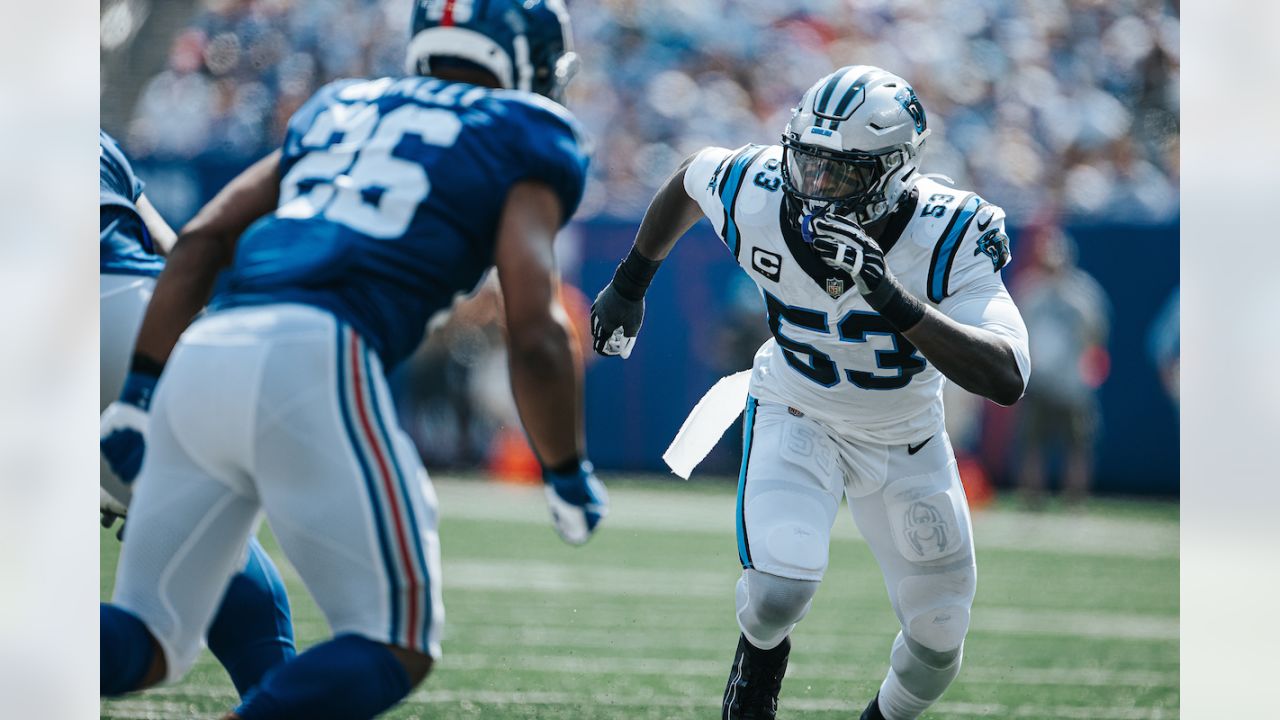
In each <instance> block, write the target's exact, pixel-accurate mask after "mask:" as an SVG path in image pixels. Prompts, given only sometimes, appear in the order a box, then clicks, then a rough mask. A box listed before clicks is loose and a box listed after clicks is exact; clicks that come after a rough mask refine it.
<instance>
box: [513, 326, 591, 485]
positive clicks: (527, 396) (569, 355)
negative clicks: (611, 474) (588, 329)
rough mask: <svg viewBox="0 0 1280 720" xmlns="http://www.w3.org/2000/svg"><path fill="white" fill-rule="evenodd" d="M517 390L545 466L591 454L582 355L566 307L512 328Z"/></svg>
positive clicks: (522, 417) (528, 429)
mask: <svg viewBox="0 0 1280 720" xmlns="http://www.w3.org/2000/svg"><path fill="white" fill-rule="evenodd" d="M508 352H509V355H510V367H511V390H512V393H513V394H514V395H515V400H516V409H517V410H518V411H519V412H520V420H521V422H523V423H524V427H525V431H526V432H527V433H528V434H529V441H530V442H531V443H532V444H533V449H534V452H535V453H536V454H537V456H538V459H539V460H540V461H541V462H542V464H543V466H545V467H547V468H560V467H562V466H565V465H567V464H569V463H574V462H576V461H577V460H578V459H580V458H583V457H585V456H586V439H585V437H586V436H585V433H584V432H583V425H584V423H583V410H582V386H583V381H582V358H581V357H579V355H578V350H577V345H576V343H575V342H574V341H573V335H572V334H571V332H570V330H569V328H568V318H565V317H563V312H560V313H556V314H554V315H552V316H551V317H548V318H547V319H546V320H545V321H544V322H540V323H525V324H521V325H519V326H515V327H513V328H511V331H510V335H509V337H508Z"/></svg>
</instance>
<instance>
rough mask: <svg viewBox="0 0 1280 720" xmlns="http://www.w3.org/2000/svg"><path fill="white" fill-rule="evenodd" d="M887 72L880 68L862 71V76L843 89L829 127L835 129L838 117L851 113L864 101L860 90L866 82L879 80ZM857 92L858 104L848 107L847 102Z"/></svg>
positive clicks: (838, 123) (849, 101)
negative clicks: (842, 94) (846, 88)
mask: <svg viewBox="0 0 1280 720" xmlns="http://www.w3.org/2000/svg"><path fill="white" fill-rule="evenodd" d="M888 74H889V73H887V72H885V71H883V70H880V69H872V70H868V71H867V72H866V73H864V74H863V75H862V77H860V78H858V79H857V80H854V81H853V85H851V86H849V89H848V90H846V91H845V93H844V97H842V98H840V102H839V104H837V105H836V109H835V110H834V111H832V113H831V114H832V116H834V117H835V118H836V119H833V120H832V121H831V129H832V130H835V129H836V128H837V127H839V125H840V122H841V121H840V120H839V118H843V117H846V114H849V115H852V114H853V113H854V112H856V111H857V109H858V106H860V105H862V103H863V102H866V98H867V95H866V93H864V92H862V91H863V89H864V88H866V86H867V84H868V83H873V82H875V81H877V80H879V79H880V78H881V77H882V76H885V75H888ZM859 94H862V100H861V101H860V102H859V103H858V105H855V106H854V107H853V108H852V109H850V108H849V103H851V102H853V99H854V98H855V97H857V96H858V95H859Z"/></svg>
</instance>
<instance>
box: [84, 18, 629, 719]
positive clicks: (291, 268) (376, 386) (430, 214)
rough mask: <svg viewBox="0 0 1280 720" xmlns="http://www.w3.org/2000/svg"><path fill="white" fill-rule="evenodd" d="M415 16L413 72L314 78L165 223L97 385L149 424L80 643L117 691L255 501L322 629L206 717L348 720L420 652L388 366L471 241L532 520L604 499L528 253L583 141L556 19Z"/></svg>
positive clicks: (434, 584)
mask: <svg viewBox="0 0 1280 720" xmlns="http://www.w3.org/2000/svg"><path fill="white" fill-rule="evenodd" d="M412 27H413V35H412V39H411V40H410V43H409V52H408V69H409V71H410V74H411V76H409V77H404V78H390V77H388V78H380V79H375V80H342V81H337V82H334V83H331V84H329V85H327V86H325V87H324V88H322V89H321V90H320V91H318V92H317V93H316V94H315V95H314V96H313V97H312V98H311V99H310V100H309V101H308V102H307V103H305V104H304V105H303V106H302V107H301V108H300V109H299V110H298V112H297V113H295V114H294V116H293V117H292V119H291V120H290V122H289V126H288V130H287V134H286V137H285V141H284V147H283V148H282V149H281V150H279V151H276V152H274V153H272V154H271V155H269V156H267V157H266V158H264V159H262V160H260V161H259V162H257V163H256V164H254V165H253V166H252V167H250V168H249V169H248V170H246V171H245V172H244V173H242V174H241V175H240V176H238V177H237V178H236V179H235V180H233V181H232V182H231V183H230V184H229V185H228V186H227V187H226V188H224V189H223V190H222V192H221V193H219V195H218V196H217V197H215V198H214V199H213V200H212V201H211V202H210V203H209V204H208V205H207V206H205V207H204V208H203V209H202V210H201V211H200V213H199V214H198V215H197V216H196V218H195V219H194V220H192V221H191V223H190V224H188V225H187V226H186V227H185V228H183V230H182V233H181V235H180V237H179V239H178V242H177V245H176V246H175V247H174V250H173V253H172V254H171V256H170V258H169V262H168V264H167V267H166V268H165V271H164V272H163V273H162V274H161V275H160V278H159V281H158V282H157V285H156V289H155V298H154V300H153V301H152V303H151V305H150V307H149V308H148V310H147V315H146V317H145V318H144V320H143V323H142V328H141V331H140V333H139V336H138V342H137V347H136V350H135V353H134V357H133V361H132V365H131V369H130V376H129V381H128V382H127V383H126V389H125V391H124V393H123V394H122V395H121V398H120V400H119V401H117V402H118V403H122V404H128V405H132V406H133V407H134V408H136V409H137V410H138V412H137V413H131V414H130V416H132V417H135V418H137V417H142V416H144V413H145V416H147V417H149V421H148V422H149V425H150V427H149V431H148V432H147V433H145V445H146V461H145V464H144V466H143V469H142V474H141V476H140V477H139V479H138V482H137V492H136V495H135V497H134V503H133V507H132V508H131V509H130V515H129V542H126V543H125V547H124V551H123V555H122V557H121V561H120V571H119V580H118V582H117V585H116V592H115V596H114V602H113V603H112V604H110V605H107V606H104V609H103V620H102V624H103V627H104V630H103V637H104V639H105V638H107V637H109V636H110V637H115V638H121V639H118V640H117V641H116V642H114V643H113V644H111V646H109V647H108V646H107V644H106V643H105V642H104V646H103V653H104V660H103V662H104V665H105V664H106V663H107V662H108V660H107V658H110V660H111V662H123V661H124V660H125V659H129V662H131V663H133V662H136V660H134V659H133V658H136V657H138V656H141V657H144V658H146V661H145V662H143V663H142V664H143V666H144V667H145V668H146V670H145V672H144V673H142V674H140V675H138V676H137V677H136V678H134V682H133V683H132V684H131V687H132V688H140V687H146V686H149V685H152V684H154V683H156V682H159V681H161V680H164V679H170V680H173V679H176V678H179V677H181V676H182V675H183V673H184V672H186V670H187V669H188V668H189V667H190V666H191V663H192V661H193V660H194V658H195V656H196V653H197V651H198V646H199V642H198V641H199V628H201V627H203V626H204V625H205V624H206V623H207V622H208V619H209V617H210V616H211V615H212V613H213V610H214V603H213V601H212V599H213V598H214V597H216V596H217V594H218V592H219V591H220V589H221V588H222V587H224V586H225V584H226V582H227V580H228V578H229V577H230V576H231V574H232V572H233V570H234V561H235V558H236V556H237V553H238V552H239V551H240V548H242V547H243V546H244V542H245V538H246V537H247V536H248V533H249V531H250V529H251V528H252V526H253V524H254V522H255V521H256V518H257V516H258V514H259V512H262V511H265V513H266V516H267V518H268V520H269V522H270V523H271V526H272V529H273V530H274V531H275V534H276V536H277V537H278V538H279V541H280V545H281V548H282V549H283V550H284V552H285V554H286V555H287V556H288V557H289V559H290V560H291V561H292V562H293V564H294V565H295V566H296V567H297V569H298V572H299V574H300V575H301V576H302V579H303V580H304V582H306V584H307V586H308V588H309V590H310V591H311V594H312V595H313V596H314V598H315V600H316V603H317V604H318V605H319V606H320V609H321V610H322V611H323V612H324V614H325V617H326V619H327V620H328V622H329V625H330V627H331V629H332V631H333V633H334V637H333V638H332V639H330V640H328V641H326V642H322V643H320V644H318V645H315V646H314V647H312V648H310V649H309V650H307V651H306V652H304V653H302V654H300V655H299V656H298V657H297V658H295V659H294V660H292V661H290V662H287V663H284V664H283V665H281V666H280V667H278V668H277V669H276V670H274V671H273V672H271V673H270V674H269V675H268V676H267V678H266V679H265V680H264V681H263V682H262V683H261V684H260V685H259V686H258V687H257V688H255V689H254V691H253V692H251V693H250V694H249V696H248V697H247V698H246V699H245V700H244V701H243V702H242V703H241V704H240V705H239V706H238V707H237V708H236V710H235V711H234V712H233V713H232V714H230V715H228V717H233V718H234V717H238V718H242V719H243V720H259V719H260V718H369V717H372V716H374V715H376V714H378V713H380V712H382V711H383V710H385V709H387V708H389V707H391V706H392V705H394V704H395V703H396V702H398V701H399V700H400V699H402V698H403V697H405V695H406V694H408V692H409V691H410V690H411V689H412V688H413V687H414V686H415V685H416V684H418V683H419V682H420V681H421V680H422V679H423V678H424V677H425V676H426V675H427V673H428V672H429V670H430V669H431V666H432V664H433V661H434V659H435V658H437V657H438V656H439V654H440V631H441V623H442V621H443V616H444V608H443V605H442V602H441V594H440V587H441V575H440V562H439V544H438V538H437V534H436V498H435V494H434V492H433V491H432V489H431V485H430V483H429V481H428V479H427V475H426V471H425V470H424V469H423V467H422V464H421V461H420V460H419V458H418V456H417V454H416V452H415V450H414V446H413V444H412V442H411V441H410V440H409V438H408V436H407V435H406V434H405V433H404V432H403V431H402V430H401V429H400V428H399V427H398V425H397V419H396V414H395V412H394V409H393V408H392V406H391V396H390V392H389V389H388V387H387V383H386V380H385V373H386V372H388V371H390V370H391V369H392V368H394V367H395V366H396V365H397V364H398V363H399V362H400V361H401V360H403V359H404V358H405V357H407V356H408V355H409V354H410V353H411V352H412V351H413V349H414V348H415V347H416V346H417V345H418V344H419V342H420V341H421V340H422V337H423V334H424V332H425V329H426V327H427V324H428V321H429V320H430V319H431V318H432V317H433V316H434V315H436V314H437V313H440V312H442V311H445V310H447V308H448V307H449V305H450V304H451V302H452V301H453V299H454V298H455V297H457V296H458V295H460V294H462V293H465V292H467V291H468V290H470V289H472V288H474V287H475V286H476V285H477V284H478V283H479V281H480V280H481V278H482V277H483V276H484V274H485V273H486V271H487V270H488V269H489V268H490V267H491V266H496V267H497V273H498V277H499V281H500V282H501V285H502V290H503V297H504V300H505V303H506V316H507V318H508V322H507V328H508V343H509V352H510V355H511V360H510V366H511V370H510V372H511V382H512V387H513V391H514V395H515V399H516V403H517V406H518V408H519V410H520V413H521V418H522V420H523V422H524V425H525V428H526V430H527V432H528V434H529V437H530V440H531V443H532V445H533V447H534V448H535V450H536V453H537V455H538V457H539V459H540V460H541V462H542V465H543V468H544V470H543V476H544V479H545V481H546V482H545V488H546V497H547V500H548V503H549V505H550V508H551V514H552V518H553V522H554V524H555V527H556V529H557V531H558V532H559V534H560V535H561V537H562V538H563V539H564V540H565V541H567V542H569V543H572V544H580V543H583V542H586V541H587V540H588V538H589V537H590V536H591V535H592V533H593V532H594V530H595V529H596V528H597V525H598V523H599V522H600V520H601V518H602V517H603V516H604V515H605V513H606V509H607V498H606V495H605V491H604V488H603V486H602V485H601V484H600V482H599V481H598V480H597V479H596V478H595V476H594V472H593V470H592V466H591V463H590V462H588V461H587V458H586V455H585V448H584V433H583V412H582V400H581V397H582V371H581V358H580V357H578V356H576V355H575V351H574V345H573V343H572V342H571V333H570V330H569V324H568V319H567V317H566V316H565V313H564V311H563V309H562V308H561V306H560V305H559V303H558V302H557V300H556V290H557V285H558V282H559V281H558V275H557V271H556V267H555V261H554V256H553V253H552V241H553V240H554V238H555V235H556V233H557V232H558V231H559V229H560V228H561V227H562V226H563V225H564V224H565V223H566V222H567V221H568V220H569V218H570V217H571V216H572V215H573V213H574V211H575V209H576V208H577V205H578V202H579V200H580V198H581V195H582V190H583V185H584V183H585V179H586V166H587V157H586V154H585V151H584V148H583V141H582V139H581V138H580V131H579V128H578V124H577V122H576V120H575V119H574V118H573V117H572V116H571V115H570V114H569V113H568V111H566V110H565V109H564V108H563V107H561V106H560V105H559V104H557V103H556V102H555V101H554V99H555V98H557V97H558V96H559V94H560V91H561V89H562V87H563V86H564V84H565V82H567V81H568V79H569V77H570V76H571V74H572V71H573V69H574V62H575V60H576V56H575V55H574V53H573V52H572V50H571V44H570V34H569V21H568V17H567V15H566V13H565V11H564V8H563V6H562V5H561V3H560V2H559V0H494V1H492V2H487V3H471V2H464V1H463V0H457V1H456V2H455V0H421V1H420V2H418V3H417V4H416V5H415V6H414V11H413V25H412ZM419 75H420V76H419ZM223 268H226V269H225V271H224V275H225V287H222V288H220V289H219V291H218V293H217V294H216V295H215V296H214V297H213V299H212V301H211V302H210V304H209V308H210V309H209V312H208V313H207V314H205V315H203V316H202V317H200V318H199V319H196V320H195V321H194V322H192V318H193V316H195V314H196V313H197V311H198V310H199V309H200V307H201V306H202V305H203V304H204V301H205V299H206V298H207V297H208V295H209V293H210V292H211V288H212V287H213V283H214V277H215V275H216V274H217V273H218V272H219V271H220V270H221V269H223ZM161 371H163V375H162V374H161ZM148 408H149V410H148ZM119 417H120V418H121V419H122V420H123V419H125V417H126V416H124V415H120V416H119ZM137 426H138V425H137V424H130V425H124V424H121V425H118V426H104V428H103V433H104V435H108V434H110V433H112V432H116V431H119V430H124V429H130V428H135V427H137ZM134 436H135V437H141V435H139V434H138V433H135V434H134ZM108 628H110V630H109V629H108ZM153 647H158V651H157V650H153Z"/></svg>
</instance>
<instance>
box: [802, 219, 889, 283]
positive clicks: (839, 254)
mask: <svg viewBox="0 0 1280 720" xmlns="http://www.w3.org/2000/svg"><path fill="white" fill-rule="evenodd" d="M813 249H814V251H815V252H816V253H818V257H820V258H822V260H823V262H825V263H826V264H828V265H830V266H831V267H833V268H836V269H838V270H844V271H845V272H847V273H849V274H850V275H852V276H853V282H854V284H855V285H857V287H858V292H859V293H861V294H863V295H868V294H870V293H872V292H874V291H875V289H876V288H878V287H880V284H881V283H883V282H884V279H885V278H886V277H887V276H888V275H889V266H888V265H886V264H885V261H884V251H883V250H881V249H880V245H879V244H878V243H876V241H875V240H872V239H871V237H870V236H869V235H867V233H866V232H865V231H863V229H862V228H861V227H860V226H859V225H858V223H856V222H854V221H853V220H851V219H850V218H847V217H843V216H841V215H823V216H822V217H820V218H817V219H816V220H814V221H813Z"/></svg>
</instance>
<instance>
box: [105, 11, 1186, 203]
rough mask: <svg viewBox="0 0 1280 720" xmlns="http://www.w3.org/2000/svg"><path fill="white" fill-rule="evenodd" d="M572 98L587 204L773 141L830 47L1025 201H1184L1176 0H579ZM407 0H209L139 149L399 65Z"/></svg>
mask: <svg viewBox="0 0 1280 720" xmlns="http://www.w3.org/2000/svg"><path fill="white" fill-rule="evenodd" d="M568 5H569V8H570V10H571V12H572V14H573V19H574V23H575V37H576V41H577V49H578V50H579V52H580V54H581V55H582V59H583V62H582V71H581V73H580V75H579V77H578V78H577V79H576V80H575V82H574V83H573V84H572V85H571V86H570V94H569V97H568V100H567V104H568V105H569V106H570V107H571V108H572V109H573V110H574V111H575V112H576V113H577V114H578V116H579V117H580V118H581V119H582V120H583V122H584V124H585V125H586V127H587V130H588V132H589V134H590V136H591V139H592V140H593V142H594V145H595V160H594V163H593V171H592V173H593V177H592V180H593V182H592V183H590V185H589V190H588V194H587V197H586V199H585V201H584V203H583V207H582V210H581V212H580V215H579V217H580V218H581V219H586V218H590V217H593V216H599V215H606V216H614V217H622V218H634V217H637V216H638V215H639V214H640V213H641V212H642V211H643V210H644V208H645V206H646V205H647V203H648V201H649V199H650V198H651V197H652V194H653V191H654V190H655V189H656V187H657V186H658V184H659V183H660V182H661V181H662V179H663V178H665V177H666V175H667V174H669V173H670V172H671V171H672V170H673V169H674V168H675V167H676V165H677V164H678V163H679V161H680V160H681V159H682V158H683V157H684V156H685V155H687V154H689V153H690V152H692V151H694V150H697V149H698V148H700V147H702V146H705V145H708V144H717V145H724V146H729V147H734V146H737V145H741V144H744V143H747V142H763V143H768V142H773V141H774V140H775V139H776V138H777V137H778V135H779V134H780V132H781V130H782V128H783V126H784V125H785V123H786V121H787V119H788V117H789V115H790V108H791V107H792V105H794V104H795V102H796V101H797V100H798V99H799V96H800V94H801V93H802V92H803V91H804V89H805V88H806V87H808V86H809V85H810V84H812V83H813V82H814V81H815V80H817V79H818V78H819V77H821V76H822V75H823V74H825V73H827V72H829V71H830V70H832V69H833V68H835V67H839V66H841V65H846V64H859V63H860V64H873V65H879V66H882V67H885V68H887V69H889V70H891V71H894V72H897V73H898V74H900V75H902V76H903V77H905V78H907V80H909V81H910V82H911V83H913V85H914V86H915V87H916V89H917V92H918V94H919V96H920V98H921V100H922V101H923V102H924V105H925V107H926V110H927V112H928V117H929V121H930V125H931V127H932V128H933V135H932V136H931V137H930V139H929V141H928V144H927V150H926V155H925V161H924V167H925V169H926V170H927V171H932V172H939V173H943V174H946V175H948V176H950V177H952V178H954V179H955V181H956V182H957V183H959V184H961V185H963V186H966V187H973V188H975V189H977V190H978V191H979V192H981V193H983V194H984V195H985V196H986V197H988V198H989V199H991V200H992V201H994V202H997V203H999V204H1001V205H1003V206H1004V207H1005V208H1006V209H1008V210H1009V214H1010V216H1011V217H1012V218H1015V219H1016V218H1019V217H1029V216H1031V215H1037V216H1040V215H1043V214H1050V215H1052V216H1058V217H1064V218H1067V219H1071V220H1090V219H1105V220H1108V221H1116V220H1119V221H1133V222H1159V221H1165V220H1169V219H1171V218H1174V217H1175V216H1176V215H1177V212H1178V72H1179V70H1178V67H1179V65H1178V63H1179V60H1178V57H1179V55H1178V10H1177V4H1176V2H1167V1H1165V0H1037V1H1036V2H1019V1H1018V0H970V1H969V2H964V3H943V2H936V1H934V0H795V1H793V2H786V3H779V2H774V1H773V0H603V1H600V2H583V1H581V0H579V1H577V2H575V1H573V0H569V2H568ZM411 6H412V1H411V0H307V1H305V2H304V1H302V0H203V1H202V2H201V3H199V11H198V12H197V14H196V16H195V17H194V18H193V20H192V21H191V24H190V27H189V28H188V29H186V30H185V31H183V32H181V33H180V34H178V35H177V37H176V39H175V40H174V41H173V44H172V48H171V50H170V53H169V57H168V63H167V67H166V68H165V69H164V70H163V71H162V72H161V73H159V74H158V75H156V76H154V77H152V78H150V79H147V80H145V85H144V87H143V89H142V91H141V94H140V96H139V100H138V102H137V104H136V107H135V109H134V112H133V115H132V119H131V121H130V123H129V127H128V129H127V133H126V139H125V142H126V145H127V147H128V149H129V150H130V152H131V153H133V154H134V155H135V156H137V157H139V158H140V159H142V160H144V161H145V160H147V159H150V158H154V159H157V160H162V161H163V160H184V161H195V162H196V163H199V162H200V161H201V160H202V159H206V158H214V159H216V160H217V161H218V162H222V163H226V162H228V161H235V160H241V161H243V162H248V161H249V160H251V159H253V158H254V157H256V156H258V155H260V154H262V153H264V152H266V151H267V150H269V149H270V148H271V147H273V146H275V145H277V144H278V143H279V141H280V139H281V137H282V136H283V130H284V126H285V123H286V121H287V120H288V118H289V116H290V114H291V113H292V112H293V111H294V110H295V109H296V108H297V107H298V106H299V105H300V104H301V103H302V102H303V101H305V100H306V98H307V97H308V96H309V95H310V94H311V93H312V92H313V91H314V90H315V89H316V88H317V87H318V86H320V85H321V84H323V83H324V82H326V81H327V80H330V79H333V78H336V77H344V76H376V75H384V74H395V73H399V72H401V71H402V65H403V51H404V47H405V44H406V42H407V37H408V28H407V24H408V21H409V17H410V11H411Z"/></svg>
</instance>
